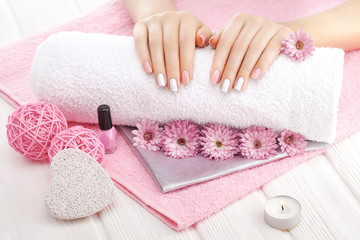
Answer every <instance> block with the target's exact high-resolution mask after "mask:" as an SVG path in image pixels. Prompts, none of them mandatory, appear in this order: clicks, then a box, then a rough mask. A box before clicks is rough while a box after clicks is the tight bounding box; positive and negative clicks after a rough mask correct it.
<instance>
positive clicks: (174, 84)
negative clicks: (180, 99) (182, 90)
mask: <svg viewBox="0 0 360 240" xmlns="http://www.w3.org/2000/svg"><path fill="white" fill-rule="evenodd" d="M170 91H172V92H176V91H177V82H176V79H175V78H172V79H170Z"/></svg>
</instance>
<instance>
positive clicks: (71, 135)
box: [48, 126, 105, 164]
mask: <svg viewBox="0 0 360 240" xmlns="http://www.w3.org/2000/svg"><path fill="white" fill-rule="evenodd" d="M66 148H76V149H80V150H81V151H83V152H85V153H88V154H89V155H90V156H92V157H93V158H94V159H95V160H96V161H98V162H99V163H100V164H103V162H104V160H105V147H104V144H103V143H102V142H100V139H99V137H98V135H97V134H96V133H95V132H94V131H92V130H90V129H87V128H84V127H82V126H75V127H72V128H69V129H67V130H64V131H62V132H60V133H58V134H57V135H56V136H55V137H54V138H53V140H52V141H51V145H50V147H49V149H48V154H49V158H50V161H51V160H52V158H53V157H54V156H55V155H56V154H57V153H58V152H60V151H61V150H63V149H66Z"/></svg>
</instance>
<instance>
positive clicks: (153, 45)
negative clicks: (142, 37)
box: [147, 22, 166, 87]
mask: <svg viewBox="0 0 360 240" xmlns="http://www.w3.org/2000/svg"><path fill="white" fill-rule="evenodd" d="M147 28H148V31H149V47H150V54H151V62H152V65H153V69H154V76H155V79H156V82H157V85H158V86H159V87H164V86H165V85H166V77H165V76H166V74H165V73H166V72H165V61H164V50H163V39H162V36H163V33H162V27H161V24H160V22H153V23H151V24H149V25H148V27H147Z"/></svg>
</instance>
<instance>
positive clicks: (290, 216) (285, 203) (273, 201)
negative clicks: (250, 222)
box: [264, 195, 301, 230]
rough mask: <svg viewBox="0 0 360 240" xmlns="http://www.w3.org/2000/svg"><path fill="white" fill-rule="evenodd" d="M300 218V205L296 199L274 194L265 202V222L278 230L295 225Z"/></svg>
mask: <svg viewBox="0 0 360 240" xmlns="http://www.w3.org/2000/svg"><path fill="white" fill-rule="evenodd" d="M300 218H301V205H300V203H299V201H298V200H296V199H294V198H292V197H289V196H285V195H280V196H275V197H272V198H270V199H269V200H267V201H266V203H265V209H264V219H265V222H266V223H267V224H268V225H269V226H271V227H273V228H277V229H280V230H284V229H290V228H293V227H295V226H296V225H297V224H298V223H299V222H300Z"/></svg>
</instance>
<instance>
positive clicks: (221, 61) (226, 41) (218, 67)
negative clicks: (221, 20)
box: [210, 21, 242, 84]
mask: <svg viewBox="0 0 360 240" xmlns="http://www.w3.org/2000/svg"><path fill="white" fill-rule="evenodd" d="M241 28H242V22H238V21H232V22H230V24H229V25H227V26H226V28H225V29H224V31H223V32H222V34H221V37H220V40H219V42H218V44H217V46H216V51H215V56H214V59H213V62H212V65H211V69H210V74H211V75H210V82H211V83H212V84H216V83H218V82H219V81H220V76H221V75H222V72H223V70H224V67H225V64H226V61H227V58H228V56H229V53H230V50H231V48H232V46H233V44H234V42H235V40H236V38H237V36H238V34H239V32H240V30H241Z"/></svg>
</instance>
